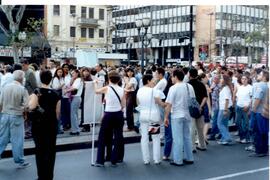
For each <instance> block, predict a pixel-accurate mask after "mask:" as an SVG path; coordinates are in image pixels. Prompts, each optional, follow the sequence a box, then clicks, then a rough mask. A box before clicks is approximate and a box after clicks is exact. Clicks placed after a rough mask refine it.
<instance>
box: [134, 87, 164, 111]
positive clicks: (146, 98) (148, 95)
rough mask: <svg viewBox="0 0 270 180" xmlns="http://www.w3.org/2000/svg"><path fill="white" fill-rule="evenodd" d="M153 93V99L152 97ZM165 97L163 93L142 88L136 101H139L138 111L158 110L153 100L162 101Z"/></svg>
mask: <svg viewBox="0 0 270 180" xmlns="http://www.w3.org/2000/svg"><path fill="white" fill-rule="evenodd" d="M152 93H153V97H152ZM164 97H165V95H164V94H163V92H161V91H159V90H156V89H154V88H150V87H146V86H143V87H142V88H140V89H139V90H138V93H137V99H138V101H139V107H140V109H150V108H158V105H157V104H156V103H155V99H154V98H160V99H163V98H164Z"/></svg>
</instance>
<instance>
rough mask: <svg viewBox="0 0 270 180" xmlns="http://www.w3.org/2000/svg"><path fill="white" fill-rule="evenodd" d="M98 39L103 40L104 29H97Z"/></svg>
mask: <svg viewBox="0 0 270 180" xmlns="http://www.w3.org/2000/svg"><path fill="white" fill-rule="evenodd" d="M99 37H100V38H104V29H99Z"/></svg>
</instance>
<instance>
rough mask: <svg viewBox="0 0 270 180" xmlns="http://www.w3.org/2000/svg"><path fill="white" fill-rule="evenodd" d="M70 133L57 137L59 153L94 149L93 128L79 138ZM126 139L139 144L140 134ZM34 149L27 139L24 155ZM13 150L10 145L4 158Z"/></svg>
mask: <svg viewBox="0 0 270 180" xmlns="http://www.w3.org/2000/svg"><path fill="white" fill-rule="evenodd" d="M99 128H100V127H99V125H96V127H95V135H94V136H95V137H94V141H95V147H96V146H97V140H98V132H99ZM69 132H70V131H65V133H64V134H59V135H58V136H57V140H56V144H57V152H60V151H69V150H75V149H87V148H91V147H92V132H93V127H92V128H91V132H81V133H80V135H79V136H71V135H69ZM124 139H125V144H129V143H135V142H139V141H140V134H138V133H136V132H135V131H130V132H124ZM34 147H35V145H34V142H33V140H32V139H25V141H24V155H32V154H34ZM11 149H12V147H11V144H8V146H7V148H6V150H5V151H4V152H3V154H2V158H7V157H12V151H11Z"/></svg>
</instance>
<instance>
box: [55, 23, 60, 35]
mask: <svg viewBox="0 0 270 180" xmlns="http://www.w3.org/2000/svg"><path fill="white" fill-rule="evenodd" d="M59 29H60V26H59V25H53V35H54V36H59V34H60V33H59Z"/></svg>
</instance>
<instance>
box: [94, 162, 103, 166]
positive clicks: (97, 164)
mask: <svg viewBox="0 0 270 180" xmlns="http://www.w3.org/2000/svg"><path fill="white" fill-rule="evenodd" d="M94 166H95V167H104V164H101V163H95V164H94Z"/></svg>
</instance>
